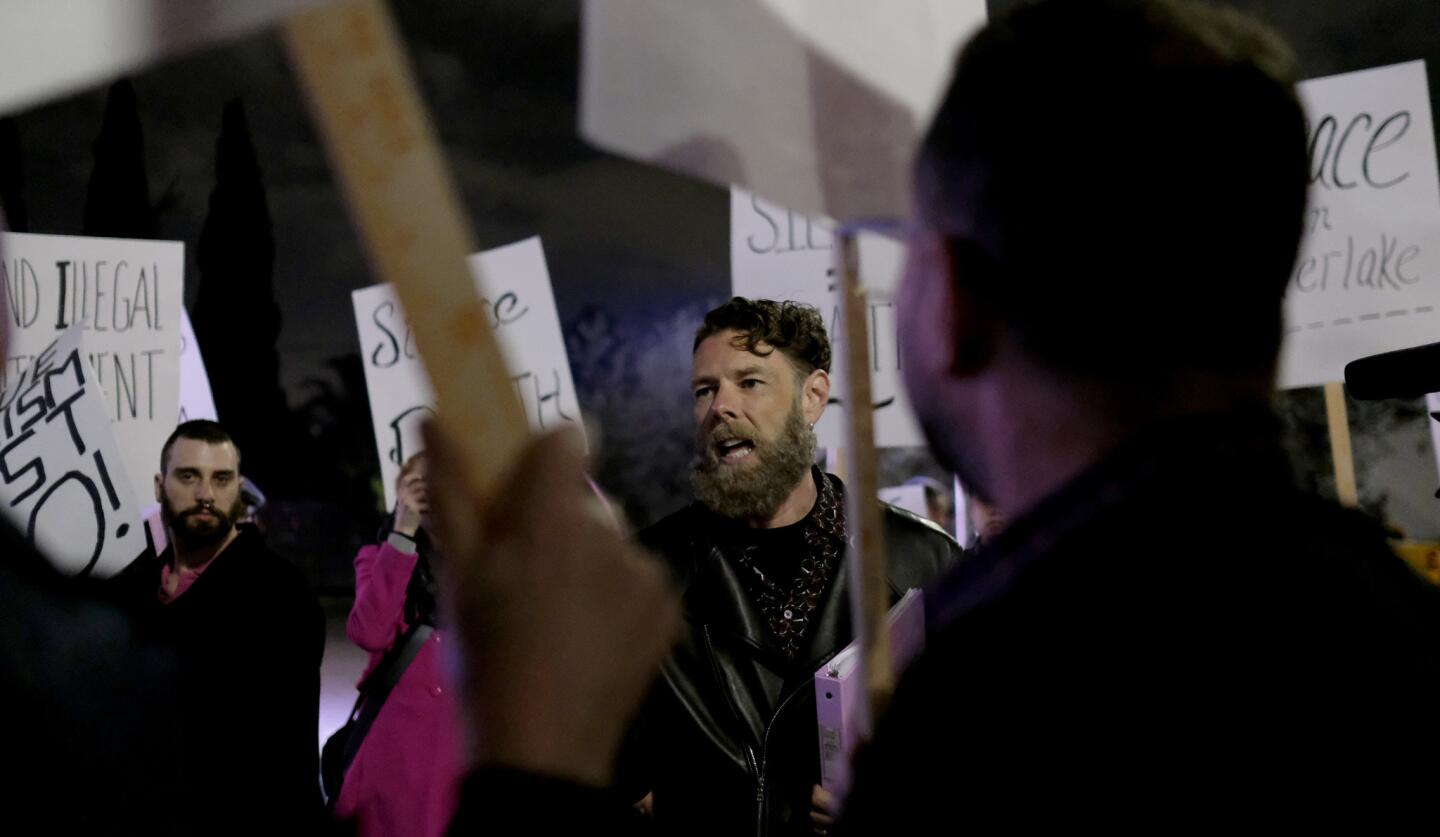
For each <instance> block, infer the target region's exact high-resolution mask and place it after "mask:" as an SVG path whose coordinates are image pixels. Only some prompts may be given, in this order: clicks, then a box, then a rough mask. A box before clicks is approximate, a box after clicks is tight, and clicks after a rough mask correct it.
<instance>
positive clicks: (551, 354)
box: [352, 238, 580, 507]
mask: <svg viewBox="0 0 1440 837" xmlns="http://www.w3.org/2000/svg"><path fill="white" fill-rule="evenodd" d="M468 262H469V264H470V269H471V273H472V274H473V275H474V276H475V286H476V288H477V290H478V291H479V293H480V296H481V297H482V298H483V299H484V303H485V308H486V311H487V312H488V313H489V315H490V325H491V327H492V328H494V329H495V338H496V340H497V341H498V342H499V344H500V350H501V353H502V354H504V356H505V360H506V366H507V368H509V369H510V370H511V373H512V374H511V377H510V382H511V384H512V385H513V386H514V387H515V393H516V395H518V396H519V398H520V402H521V403H522V404H523V405H524V407H525V415H526V417H527V418H529V420H530V424H531V426H532V427H535V428H536V429H538V430H553V429H555V428H556V427H559V426H560V425H562V424H564V423H566V422H578V421H580V405H579V402H578V400H577V399H576V397H575V382H574V380H573V379H572V378H571V375H570V358H569V355H568V354H567V353H566V351H565V338H564V335H563V334H562V332H561V330H560V312H559V310H558V309H556V307H555V294H554V292H553V291H552V290H551V286H550V271H549V269H548V268H547V267H546V265H545V251H544V250H543V249H542V248H541V246H540V239H539V238H527V239H525V240H524V241H519V242H516V243H514V244H510V245H507V246H505V247H500V248H497V249H494V250H487V251H485V252H483V253H477V254H475V255H472V256H470V258H469V259H468ZM352 299H353V301H354V303H355V325H356V328H357V329H358V331H359V336H360V360H361V362H362V363H363V364H364V368H365V388H366V390H368V392H369V395H370V416H371V420H372V421H373V423H374V427H375V445H376V447H377V449H378V450H379V452H380V478H381V481H382V482H383V483H384V486H385V503H386V505H387V506H390V507H393V506H394V505H395V479H396V477H398V476H399V474H400V466H401V465H402V464H404V462H405V460H406V459H408V458H409V457H411V456H413V455H414V454H416V453H418V452H420V451H421V450H422V449H423V448H424V443H423V441H422V439H421V436H420V428H421V427H422V426H423V425H424V423H425V421H426V419H428V418H429V417H430V416H433V415H435V395H434V392H433V391H432V390H431V387H430V379H429V377H428V376H427V375H426V374H425V369H424V366H423V365H422V363H421V360H420V355H419V353H418V352H417V350H416V348H415V337H414V335H413V334H412V333H411V331H410V324H409V322H408V321H407V319H406V317H405V312H404V311H403V310H402V309H401V307H400V302H399V300H398V299H396V297H395V292H394V289H393V288H391V287H390V286H389V285H374V286H371V287H369V288H362V289H360V290H358V291H355V292H354V294H353V295H352Z"/></svg>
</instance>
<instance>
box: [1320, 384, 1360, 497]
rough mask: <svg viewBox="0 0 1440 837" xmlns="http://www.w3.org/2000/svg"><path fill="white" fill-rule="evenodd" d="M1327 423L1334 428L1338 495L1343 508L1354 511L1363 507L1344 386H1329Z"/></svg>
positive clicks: (1333, 449)
mask: <svg viewBox="0 0 1440 837" xmlns="http://www.w3.org/2000/svg"><path fill="white" fill-rule="evenodd" d="M1325 419H1326V422H1327V423H1328V424H1329V425H1330V453H1331V455H1332V456H1333V457H1334V459H1335V493H1336V495H1337V496H1338V497H1339V499H1340V505H1342V506H1345V507H1346V508H1351V509H1353V508H1355V507H1356V506H1358V505H1360V493H1359V491H1358V490H1357V488H1356V485H1355V451H1354V448H1352V447H1351V445H1350V415H1349V413H1348V412H1347V411H1346V409H1345V385H1344V384H1342V383H1339V382H1332V383H1328V384H1326V385H1325Z"/></svg>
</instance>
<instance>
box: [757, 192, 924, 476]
mask: <svg viewBox="0 0 1440 837" xmlns="http://www.w3.org/2000/svg"><path fill="white" fill-rule="evenodd" d="M832 238H833V236H832V235H831V232H830V228H829V226H828V224H826V223H825V222H823V221H818V220H813V219H810V218H806V217H804V216H801V215H798V214H796V213H794V212H790V211H787V210H785V209H782V208H780V207H778V206H776V205H774V204H772V203H770V202H768V201H766V200H764V199H762V198H760V197H758V196H756V195H752V194H750V193H749V192H746V191H745V190H743V189H739V188H732V189H731V190H730V285H731V289H732V290H733V291H734V293H735V295H736V296H744V297H749V298H751V299H779V300H785V299H788V300H794V301H796V302H803V303H806V304H807V305H813V306H815V307H816V308H817V309H819V311H820V316H821V317H823V318H824V320H825V329H826V331H827V332H828V333H829V335H830V342H831V358H832V360H831V367H830V406H829V407H828V408H826V410H825V414H824V415H823V416H821V417H820V421H819V422H817V423H816V424H815V434H816V436H817V438H818V440H819V444H820V446H821V447H826V448H829V447H836V446H839V445H843V444H845V430H844V423H843V422H842V420H841V418H842V417H841V415H840V411H841V410H842V409H845V405H846V403H847V398H846V394H845V369H844V360H843V356H844V352H843V351H841V346H840V330H839V325H840V316H841V314H840V292H839V288H838V285H839V281H838V278H837V277H836V276H835V265H834V258H835V257H834V247H833V241H832ZM903 260H904V248H903V247H901V246H900V245H899V244H898V243H896V242H894V241H892V240H890V239H887V238H885V237H883V236H878V235H862V236H861V237H860V273H861V281H862V282H863V283H864V285H865V287H866V289H867V290H868V291H869V294H870V363H871V369H870V373H871V387H872V392H873V394H874V396H875V404H874V407H875V444H876V445H878V446H880V447H918V446H920V445H924V444H925V440H924V437H923V436H922V435H921V433H920V427H919V425H918V424H917V423H916V421H915V417H914V414H913V413H911V411H910V400H909V398H908V397H907V396H906V394H905V387H904V385H903V382H902V381H901V380H900V333H899V329H898V323H897V321H896V318H895V314H896V311H895V300H894V294H895V288H896V285H897V284H898V281H899V278H900V269H901V266H902V262H903Z"/></svg>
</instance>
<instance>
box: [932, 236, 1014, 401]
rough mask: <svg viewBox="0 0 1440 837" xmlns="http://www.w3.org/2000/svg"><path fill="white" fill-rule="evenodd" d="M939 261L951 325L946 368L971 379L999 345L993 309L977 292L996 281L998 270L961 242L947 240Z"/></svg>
mask: <svg viewBox="0 0 1440 837" xmlns="http://www.w3.org/2000/svg"><path fill="white" fill-rule="evenodd" d="M942 258H943V259H944V265H945V272H946V279H947V281H946V282H945V291H944V293H945V294H946V296H948V297H949V299H948V304H949V307H950V321H951V324H952V328H951V340H950V358H949V368H950V372H951V374H954V375H956V376H958V377H970V376H972V375H975V374H977V373H978V372H980V371H981V370H983V369H984V368H985V367H986V366H988V365H989V364H990V362H991V361H992V360H993V359H994V357H995V351H996V347H997V345H998V342H999V337H1000V321H999V318H998V317H997V314H996V311H995V308H994V306H992V305H991V304H990V303H989V302H987V301H986V300H985V299H984V298H983V297H982V296H981V295H980V293H979V292H978V290H977V289H979V288H982V287H984V286H985V285H987V284H988V283H991V282H994V281H996V280H997V279H998V277H997V275H996V274H997V267H996V265H995V263H994V261H993V260H992V259H991V258H990V256H989V255H988V254H987V253H985V251H984V250H982V249H981V248H980V247H979V245H977V244H975V243H974V242H971V241H969V240H967V239H963V238H947V239H946V240H945V243H944V249H943V256H942Z"/></svg>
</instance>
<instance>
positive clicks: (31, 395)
mask: <svg viewBox="0 0 1440 837" xmlns="http://www.w3.org/2000/svg"><path fill="white" fill-rule="evenodd" d="M85 339H86V332H85V331H84V330H83V329H82V328H80V327H79V326H72V327H71V328H69V329H68V330H66V332H65V333H64V334H62V335H61V336H60V337H59V338H58V339H57V340H54V341H52V342H51V343H50V344H49V345H48V346H45V347H44V348H42V349H41V350H40V351H38V352H36V353H35V356H34V357H33V358H32V361H31V362H30V363H29V364H28V365H27V366H26V367H25V369H24V371H22V372H20V373H19V374H17V375H15V376H13V377H11V378H10V381H9V387H8V388H7V389H6V390H5V392H4V395H3V396H0V509H3V513H4V514H5V516H6V517H7V518H9V520H10V522H11V523H12V524H13V525H14V526H15V527H16V528H17V529H18V530H19V531H20V532H22V533H24V535H25V536H26V538H28V539H29V540H30V541H31V543H33V544H34V545H35V546H36V548H37V549H39V550H40V551H41V552H42V553H44V554H45V555H46V556H48V557H49V558H50V560H51V561H52V562H54V564H55V565H56V566H57V567H59V568H60V569H61V570H62V571H64V572H67V573H70V574H74V575H95V576H107V575H111V574H113V573H115V572H117V571H119V570H121V569H123V568H124V567H125V565H127V564H128V563H130V562H131V561H132V560H134V559H135V558H136V556H138V555H139V554H140V553H141V552H143V551H144V549H145V546H146V544H145V534H144V530H143V528H142V525H143V524H142V523H141V516H140V509H139V506H138V504H137V503H136V502H135V495H134V494H133V492H132V491H131V490H130V483H129V482H128V481H127V479H126V473H125V463H124V462H123V460H122V458H121V457H120V454H119V446H118V445H117V444H116V441H115V434H114V432H113V431H112V429H111V424H110V420H109V419H108V418H106V417H105V403H104V399H103V395H102V392H101V390H100V388H99V386H98V381H97V378H96V375H95V371H94V370H93V369H92V368H91V367H90V363H89V360H88V355H89V353H88V351H87V350H86V348H85V347H83V345H82V342H83V341H84V340H85Z"/></svg>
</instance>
